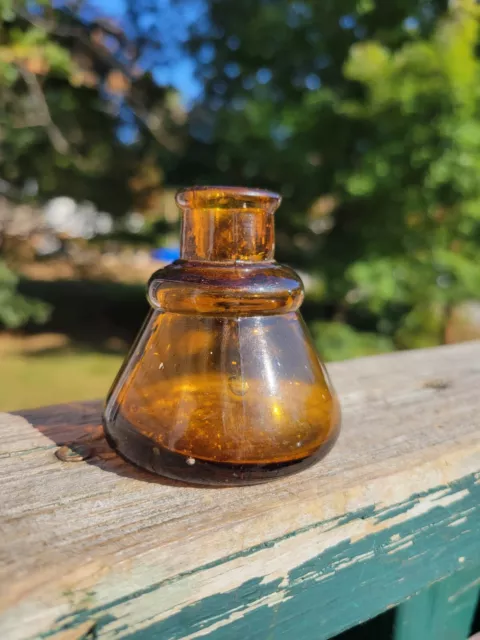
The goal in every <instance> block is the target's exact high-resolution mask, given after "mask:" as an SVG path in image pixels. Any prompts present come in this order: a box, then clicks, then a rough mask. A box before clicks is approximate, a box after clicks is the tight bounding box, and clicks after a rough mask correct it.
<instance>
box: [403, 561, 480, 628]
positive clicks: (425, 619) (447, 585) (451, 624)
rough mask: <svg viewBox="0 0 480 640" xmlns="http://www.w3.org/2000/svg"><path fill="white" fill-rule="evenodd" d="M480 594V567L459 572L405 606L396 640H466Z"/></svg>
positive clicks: (426, 590)
mask: <svg viewBox="0 0 480 640" xmlns="http://www.w3.org/2000/svg"><path fill="white" fill-rule="evenodd" d="M479 594H480V566H475V567H473V568H471V569H467V570H464V571H458V572H457V573H454V574H453V575H452V576H450V577H449V578H447V579H446V580H442V581H441V582H437V583H435V584H433V585H432V586H431V587H429V588H428V589H424V590H423V591H421V592H420V593H418V594H417V595H415V596H413V597H412V598H410V599H409V600H407V601H405V602H404V603H402V604H401V605H400V606H399V607H398V609H397V614H396V620H395V633H394V640H466V639H467V638H468V637H469V635H470V632H471V625H472V621H473V617H474V615H475V610H476V607H477V603H478V598H479Z"/></svg>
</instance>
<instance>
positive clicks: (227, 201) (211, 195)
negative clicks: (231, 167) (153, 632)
mask: <svg viewBox="0 0 480 640" xmlns="http://www.w3.org/2000/svg"><path fill="white" fill-rule="evenodd" d="M280 200H281V199H280V196H279V195H278V194H276V193H273V192H271V191H264V190H261V189H246V188H243V187H192V188H190V189H184V190H183V191H179V192H178V193H177V197H176V201H177V204H178V206H179V207H180V208H181V209H182V211H183V220H182V240H181V247H180V256H181V258H183V259H184V260H195V261H203V262H209V261H212V262H224V263H233V264H235V263H236V262H261V261H271V260H273V251H274V221H273V214H274V212H275V209H276V208H277V207H278V205H279V204H280Z"/></svg>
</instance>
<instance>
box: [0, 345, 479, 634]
mask: <svg viewBox="0 0 480 640" xmlns="http://www.w3.org/2000/svg"><path fill="white" fill-rule="evenodd" d="M329 370H330V373H331V376H332V379H333V381H334V384H335V386H336V388H337V391H338V393H339V395H340V398H341V402H342V408H343V416H344V422H343V431H342V434H341V436H340V440H339V442H338V444H337V445H336V447H335V449H334V450H333V452H332V453H331V454H330V455H329V456H328V457H327V458H326V459H325V460H324V461H323V462H321V463H320V464H319V465H317V466H316V467H314V468H312V469H310V470H307V471H305V472H303V473H301V474H298V475H297V476H292V477H290V478H285V479H284V480H278V481H276V482H273V483H271V484H267V485H257V486H253V487H237V488H225V489H213V488H198V487H189V486H184V485H181V484H180V483H175V482H172V481H167V480H163V479H161V478H157V477H155V476H153V475H150V474H148V473H146V472H142V471H139V470H137V469H135V468H134V467H132V466H130V465H128V464H127V463H125V462H123V461H122V460H121V459H120V458H118V457H117V456H116V455H115V454H114V453H113V452H112V451H111V450H110V449H109V448H108V446H107V444H106V443H105V440H104V439H103V435H102V430H101V427H100V409H101V406H100V403H86V404H72V405H64V406H57V407H47V408H43V409H38V410H32V411H26V412H22V413H17V414H15V415H14V414H1V418H0V480H1V486H2V494H3V495H2V508H1V515H2V518H1V532H0V533H1V543H0V554H1V555H0V561H1V570H0V576H1V578H0V584H1V593H0V612H1V614H0V637H1V638H2V639H8V640H10V639H11V640H17V639H18V640H20V639H24V638H25V639H27V638H28V639H31V638H38V637H53V638H55V639H58V640H60V639H66V638H82V637H85V636H86V634H88V633H89V632H91V633H93V630H95V633H96V634H97V636H98V637H100V638H113V637H115V638H130V639H134V638H135V639H137V638H142V639H143V638H149V637H151V638H160V639H161V640H170V639H171V640H174V639H178V640H180V639H183V640H186V639H187V638H188V639H193V638H200V637H202V638H209V639H210V640H221V639H226V638H239V639H240V638H246V639H248V640H255V639H256V638H259V639H260V638H267V637H268V638H273V639H287V638H289V637H291V636H292V633H293V630H295V633H296V636H297V637H305V638H309V637H312V638H313V637H315V638H320V639H321V638H328V637H331V636H332V635H334V634H335V633H338V632H339V631H341V630H342V629H344V628H347V627H348V626H351V625H353V624H355V623H357V622H360V621H362V620H365V619H367V618H369V617H372V616H373V615H376V614H377V613H379V612H380V611H382V610H384V609H385V608H387V607H389V606H392V605H394V604H396V603H397V602H401V601H402V600H404V599H405V598H407V597H409V596H411V595H412V594H414V593H415V592H417V591H419V590H421V589H422V588H424V587H425V586H426V585H427V584H429V583H430V582H434V581H435V580H439V579H441V578H443V577H445V576H448V575H450V574H453V573H454V572H455V571H457V570H458V569H465V568H467V567H470V566H475V565H478V566H480V536H479V535H478V531H479V530H480V429H479V423H480V420H479V405H480V401H479V389H480V342H474V343H466V344H463V345H456V346H449V347H441V348H437V349H430V350H421V351H415V352H404V353H396V354H390V355H386V356H377V357H372V358H364V359H359V360H354V361H349V362H345V363H338V364H335V365H331V366H330V367H329ZM71 442H82V443H85V444H88V445H89V446H91V447H92V453H93V455H92V458H91V459H89V460H88V461H85V462H70V463H69V462H61V461H60V460H59V459H58V458H57V457H56V456H55V455H54V454H55V451H56V450H57V448H58V447H59V446H61V445H63V444H65V443H71ZM302 633H303V634H304V635H302Z"/></svg>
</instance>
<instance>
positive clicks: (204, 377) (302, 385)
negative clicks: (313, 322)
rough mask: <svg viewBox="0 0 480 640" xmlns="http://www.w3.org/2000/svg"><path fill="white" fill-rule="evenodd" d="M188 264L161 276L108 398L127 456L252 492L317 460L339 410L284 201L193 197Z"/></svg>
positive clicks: (187, 214)
mask: <svg viewBox="0 0 480 640" xmlns="http://www.w3.org/2000/svg"><path fill="white" fill-rule="evenodd" d="M177 203H178V205H179V206H180V207H181V209H182V212H183V223H182V240H181V258H180V259H179V260H177V261H176V262H174V263H172V264H170V265H168V266H167V267H165V268H164V269H160V270H159V271H157V272H156V273H154V274H153V276H152V277H151V279H150V282H149V288H148V296H149V300H150V303H151V305H152V311H151V312H150V314H149V316H148V318H147V320H146V322H145V324H144V326H143V328H142V330H141V332H140V334H139V336H138V338H137V340H136V342H135V344H134V346H133V347H132V350H131V352H130V354H129V356H128V357H127V359H126V361H125V363H124V365H123V367H122V369H121V370H120V372H119V374H118V376H117V378H116V380H115V382H114V384H113V386H112V389H111V391H110V393H109V397H108V399H107V404H106V409H105V415H104V425H105V431H106V434H107V437H108V439H109V441H110V442H111V444H112V445H113V446H114V447H115V448H116V449H117V450H118V451H119V452H120V453H121V454H122V455H123V456H124V457H125V458H127V459H128V460H130V461H132V462H134V463H135V464H137V465H139V466H141V467H144V468H146V469H149V470H151V471H153V472H155V473H158V474H161V475H164V476H168V477H170V478H175V479H178V480H185V481H188V482H196V483H201V484H219V485H220V484H252V483H256V482H262V481H266V480H269V479H272V478H277V477H279V476H285V475H288V474H291V473H294V472H296V471H299V470H301V469H304V468H305V467H307V466H310V465H311V464H313V463H315V462H317V461H318V460H319V459H320V458H322V457H323V456H324V455H325V454H326V453H327V452H328V451H329V449H330V448H331V447H332V445H333V443H334V442H335V439H336V437H337V434H338V429H339V422H340V415H339V408H338V403H337V400H336V397H335V395H334V392H333V390H332V387H331V386H330V383H329V381H328V378H327V375H326V372H325V369H324V367H323V366H322V364H321V363H320V361H319V358H318V355H317V353H316V352H315V348H314V346H313V344H312V341H311V339H310V336H309V334H308V332H307V330H306V327H305V325H304V323H303V320H302V318H301V315H300V313H299V307H300V305H301V303H302V300H303V286H302V282H301V280H300V278H299V277H298V276H297V275H296V273H295V272H294V271H293V270H292V269H290V268H289V267H285V266H282V265H280V264H278V263H276V262H275V261H274V259H273V249H274V212H275V210H276V208H277V207H278V205H279V204H280V197H279V196H278V195H276V194H275V193H270V192H268V191H262V190H257V189H243V188H234V187H194V188H191V189H186V190H184V191H181V192H180V193H179V194H178V195H177Z"/></svg>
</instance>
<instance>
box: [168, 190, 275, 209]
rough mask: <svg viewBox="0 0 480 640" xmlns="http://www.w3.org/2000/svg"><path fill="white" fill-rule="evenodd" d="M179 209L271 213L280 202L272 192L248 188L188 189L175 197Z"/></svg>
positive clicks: (179, 192)
mask: <svg viewBox="0 0 480 640" xmlns="http://www.w3.org/2000/svg"><path fill="white" fill-rule="evenodd" d="M175 201H176V203H177V204H178V206H179V207H181V208H188V209H225V210H227V209H230V210H231V209H236V210H252V209H253V210H259V209H260V210H263V211H266V212H269V213H273V212H274V211H275V209H277V208H278V207H279V205H280V202H281V201H282V197H281V196H280V195H279V194H278V193H275V192H274V191H268V190H266V189H250V188H249V187H188V188H186V189H181V190H180V191H178V192H177V195H176V196H175Z"/></svg>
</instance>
